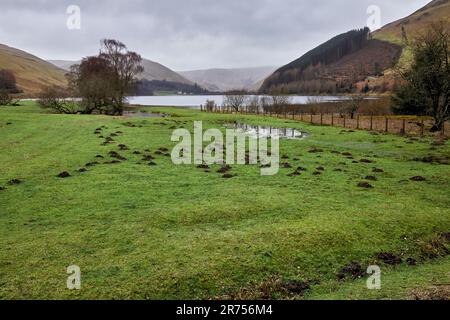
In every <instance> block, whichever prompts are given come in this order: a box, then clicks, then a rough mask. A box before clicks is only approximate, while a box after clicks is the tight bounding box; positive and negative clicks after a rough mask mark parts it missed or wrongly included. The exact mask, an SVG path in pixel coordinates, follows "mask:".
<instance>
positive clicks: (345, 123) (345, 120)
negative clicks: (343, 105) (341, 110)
mask: <svg viewBox="0 0 450 320" xmlns="http://www.w3.org/2000/svg"><path fill="white" fill-rule="evenodd" d="M345 125H346V119H345V114H344V128H345Z"/></svg>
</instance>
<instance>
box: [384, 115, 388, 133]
mask: <svg viewBox="0 0 450 320" xmlns="http://www.w3.org/2000/svg"><path fill="white" fill-rule="evenodd" d="M385 119H386V127H385V130H384V131H385V132H389V118H388V117H386V118H385Z"/></svg>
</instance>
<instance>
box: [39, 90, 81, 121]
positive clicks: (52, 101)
mask: <svg viewBox="0 0 450 320" xmlns="http://www.w3.org/2000/svg"><path fill="white" fill-rule="evenodd" d="M38 104H39V105H40V106H41V108H44V109H51V110H53V111H56V112H58V113H65V114H74V113H77V112H78V104H77V103H76V102H75V101H73V100H71V99H68V96H67V92H66V91H64V90H62V89H61V88H58V87H48V88H46V89H44V90H43V91H42V92H41V94H40V95H39V100H38Z"/></svg>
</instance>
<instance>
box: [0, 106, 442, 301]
mask: <svg viewBox="0 0 450 320" xmlns="http://www.w3.org/2000/svg"><path fill="white" fill-rule="evenodd" d="M140 109H142V108H140ZM148 110H150V108H148ZM151 110H152V111H160V112H165V113H169V114H171V115H172V116H171V117H170V118H167V119H150V118H149V119H124V118H120V117H116V118H113V117H107V116H81V115H80V116H77V115H54V114H48V113H45V112H43V111H41V110H40V109H39V108H38V107H36V106H35V105H34V104H33V103H31V102H29V103H23V105H22V106H20V107H1V108H0V136H1V139H0V146H1V150H2V152H1V154H0V186H2V187H4V188H5V189H4V190H2V191H0V229H1V230H0V233H1V238H0V239H1V242H0V244H1V251H0V298H1V299H11V298H14V299H28V298H32V299H90V298H93V299H113V298H114V299H201V298H273V299H277V298H280V299H291V298H294V299H331V298H333V299H412V298H415V297H417V296H418V295H417V293H416V290H420V292H425V293H426V292H428V291H427V290H431V289H429V288H435V287H438V288H441V289H442V288H444V289H445V288H448V287H446V286H445V284H448V283H450V276H449V272H450V259H449V256H448V252H449V248H450V243H449V241H450V236H449V234H448V232H450V198H449V191H450V170H449V165H447V164H439V163H425V162H421V161H413V158H417V157H419V158H423V157H430V156H432V157H431V159H432V160H436V161H440V160H446V161H447V160H448V159H449V157H450V143H449V142H448V141H447V142H441V143H436V142H435V141H433V140H431V139H430V138H424V139H409V138H406V137H400V136H394V135H375V134H371V133H370V132H365V131H356V132H355V131H342V129H340V128H334V127H319V126H313V125H308V124H304V123H300V122H293V121H289V120H282V119H273V118H269V117H258V116H241V115H222V114H206V113H199V112H197V111H194V110H184V109H175V108H153V109H151ZM194 120H203V122H204V123H203V126H204V128H222V129H223V124H224V123H226V122H229V121H231V120H233V121H234V120H239V121H242V122H245V123H249V124H266V125H273V126H276V127H290V128H297V129H301V130H303V131H306V132H308V133H309V134H310V136H309V137H308V138H306V139H305V140H301V141H300V140H282V141H281V143H280V146H281V154H282V155H285V156H286V157H285V158H286V159H284V160H282V161H283V162H288V163H289V164H290V165H291V166H292V167H293V168H294V169H285V168H282V169H280V172H279V174H278V175H276V176H269V177H263V176H261V175H260V169H259V167H258V166H238V165H235V166H233V169H232V173H233V174H235V175H236V176H235V177H234V178H232V179H223V178H222V175H221V174H219V173H217V172H216V170H217V169H219V166H215V167H213V168H212V170H210V172H204V170H202V169H199V168H196V167H195V166H194V165H192V166H175V165H173V164H172V162H171V159H170V157H167V156H164V155H157V152H156V151H157V150H158V149H159V148H168V149H171V148H172V147H173V146H174V143H172V142H170V136H171V133H172V131H173V129H174V128H180V127H184V128H188V129H192V127H193V121H194ZM102 126H103V129H102V130H101V135H102V136H104V137H107V136H109V135H110V134H112V133H116V132H119V133H117V136H115V134H113V139H114V140H115V141H114V142H113V143H111V144H108V145H105V146H103V145H101V144H102V142H103V141H104V139H102V138H99V135H96V134H94V131H95V130H96V128H99V127H102ZM118 144H125V145H126V146H127V147H128V148H129V149H130V150H128V151H123V150H119V148H118ZM314 148H315V149H316V150H315V151H318V152H310V151H311V150H312V149H314ZM147 149H148V150H149V151H145V150H147ZM318 149H321V150H318ZM110 151H116V152H118V153H119V154H120V155H122V156H124V157H125V158H126V159H127V160H125V161H121V162H120V163H115V164H112V163H110V162H111V160H112V159H111V158H110V157H109V156H108V152H110ZM134 151H139V152H140V153H141V155H138V154H134ZM346 152H348V153H351V156H350V155H347V156H345V155H344V154H343V153H346ZM149 153H150V154H151V155H152V156H154V157H155V160H153V161H154V162H155V163H156V166H150V165H149V164H148V161H143V160H142V157H143V154H149ZM163 153H164V152H163ZM97 156H102V157H103V158H100V157H97ZM352 158H353V159H352ZM439 159H440V160H439ZM361 160H363V161H361ZM366 160H369V161H366ZM92 162H98V164H97V165H93V166H88V167H86V164H87V163H92ZM441 162H442V161H441ZM299 166H301V167H304V168H306V169H307V171H306V172H304V173H302V175H300V176H296V177H290V176H288V174H289V173H292V172H293V171H294V170H295V168H297V167H299ZM319 166H322V167H323V169H324V171H321V173H322V174H320V175H315V174H313V173H314V172H316V171H318V170H317V167H319ZM80 168H86V169H87V171H86V172H83V173H80V172H78V170H79V169H80ZM375 168H376V169H382V170H376V171H377V172H374V169H375ZM63 171H67V172H69V173H70V174H71V177H69V178H65V179H62V178H58V177H57V175H58V174H59V173H61V172H63ZM381 171H383V172H381ZM366 176H374V177H375V178H376V179H377V181H366V180H365V177H366ZM414 176H422V177H424V178H425V179H426V180H425V181H411V180H410V178H411V177H414ZM12 179H18V180H20V181H21V183H20V184H13V185H9V184H8V182H9V181H10V180H12ZM364 181H366V182H369V183H370V184H371V185H372V186H373V188H371V189H366V188H360V187H357V184H358V183H360V182H364ZM380 253H385V254H384V255H380ZM398 258H401V260H402V262H401V263H399V261H398ZM408 259H409V260H408ZM396 260H397V261H396ZM407 260H408V262H409V264H413V263H412V262H414V261H413V260H415V261H416V265H415V266H410V265H408V263H407ZM393 261H394V262H393ZM73 264H75V265H78V266H80V268H81V272H82V289H81V290H79V291H70V290H68V289H67V288H66V279H67V274H66V268H67V267H68V266H69V265H73ZM370 264H379V265H380V267H381V270H382V289H381V290H376V291H371V290H367V288H366V286H365V278H366V276H365V275H362V274H361V273H360V272H359V271H361V270H358V268H355V266H357V265H359V266H360V267H361V268H362V270H363V271H364V273H365V270H366V267H367V266H368V265H370ZM393 264H395V265H393ZM346 266H353V268H349V267H347V268H344V267H346ZM355 270H356V271H357V272H355ZM345 271H349V272H347V273H346V272H345ZM338 275H340V278H341V280H338V278H339V277H338ZM353 275H354V276H355V277H353ZM358 275H359V276H362V277H363V278H361V279H355V278H356V276H358ZM447 293H448V291H447ZM444 294H445V292H444ZM419 296H420V295H419Z"/></svg>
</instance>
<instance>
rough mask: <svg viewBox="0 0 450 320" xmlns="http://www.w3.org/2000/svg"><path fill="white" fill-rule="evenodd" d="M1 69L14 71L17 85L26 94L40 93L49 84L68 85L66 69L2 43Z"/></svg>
mask: <svg viewBox="0 0 450 320" xmlns="http://www.w3.org/2000/svg"><path fill="white" fill-rule="evenodd" d="M0 69H7V70H10V71H12V72H13V73H14V75H15V77H16V80H17V87H18V88H19V89H20V90H22V91H23V92H24V93H25V94H36V93H39V92H40V91H41V90H42V89H43V88H44V87H47V86H60V87H65V86H66V85H67V82H66V78H65V76H64V74H65V72H64V70H62V69H60V68H57V67H55V66H54V65H52V64H51V63H49V62H47V61H44V60H42V59H40V58H38V57H36V56H33V55H31V54H29V53H27V52H24V51H21V50H18V49H15V48H11V47H8V46H6V45H3V44H0Z"/></svg>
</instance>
